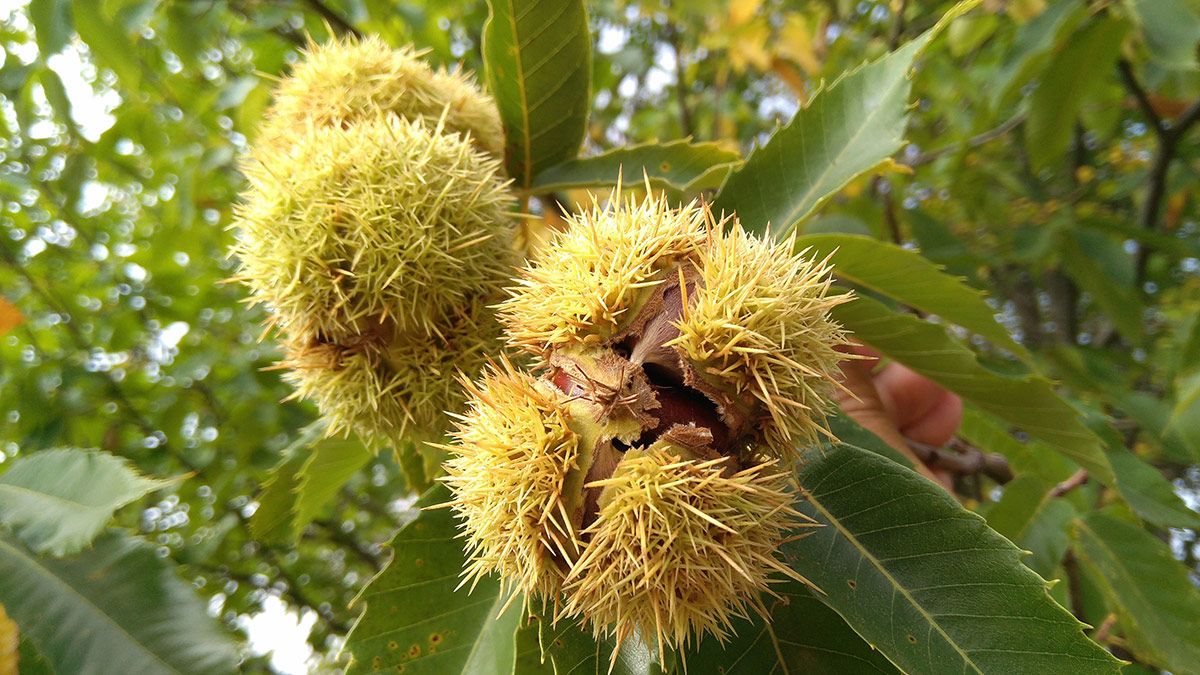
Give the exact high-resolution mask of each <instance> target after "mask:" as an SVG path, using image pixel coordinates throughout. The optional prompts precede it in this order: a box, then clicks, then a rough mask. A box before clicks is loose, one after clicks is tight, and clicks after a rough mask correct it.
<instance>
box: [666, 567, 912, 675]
mask: <svg viewBox="0 0 1200 675" xmlns="http://www.w3.org/2000/svg"><path fill="white" fill-rule="evenodd" d="M774 590H775V592H776V593H778V594H779V595H780V596H781V597H782V598H783V599H782V600H775V601H774V602H773V604H772V603H771V599H770V598H764V600H766V601H767V602H768V604H769V605H770V614H771V625H770V626H768V625H766V624H765V623H764V622H763V620H762V619H761V618H758V617H754V619H752V620H751V619H742V620H740V621H737V622H736V623H735V624H734V630H735V631H736V634H735V636H734V637H733V638H732V639H730V640H729V641H728V642H727V643H726V644H725V645H721V644H720V643H719V642H717V641H716V640H713V639H711V638H708V639H705V640H704V641H703V642H702V643H701V644H700V648H699V649H698V650H696V651H695V652H692V653H689V654H688V657H687V665H688V670H687V672H688V673H689V674H690V675H707V674H709V673H711V674H712V675H759V673H788V672H790V673H805V674H806V675H807V674H816V673H828V674H829V675H836V674H839V673H896V672H898V671H897V670H896V668H895V667H894V666H893V665H892V664H891V663H890V662H889V661H888V660H887V659H886V658H885V657H884V656H883V654H881V653H880V652H879V651H877V650H875V649H872V648H871V645H869V644H867V643H866V642H865V641H863V639H862V638H861V637H859V636H858V634H857V633H855V632H854V630H853V629H852V628H850V626H847V625H846V622H845V621H844V620H843V619H842V617H840V616H838V614H837V612H835V611H833V610H832V609H830V608H829V607H827V606H826V605H825V604H824V603H822V602H821V601H820V600H818V599H817V598H816V597H814V595H813V593H812V591H810V590H809V589H808V588H806V587H805V586H804V584H801V583H799V582H797V581H788V582H786V583H782V584H779V585H777V586H775V587H774Z"/></svg>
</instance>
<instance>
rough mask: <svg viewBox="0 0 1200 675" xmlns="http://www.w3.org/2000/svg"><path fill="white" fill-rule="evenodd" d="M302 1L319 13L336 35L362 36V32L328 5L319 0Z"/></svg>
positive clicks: (360, 37)
mask: <svg viewBox="0 0 1200 675" xmlns="http://www.w3.org/2000/svg"><path fill="white" fill-rule="evenodd" d="M304 3H305V4H306V5H308V6H309V8H311V9H312V10H313V11H314V12H316V13H317V14H319V15H320V16H321V18H322V19H324V20H325V22H326V23H328V24H329V26H330V28H332V29H333V31H334V32H336V33H337V34H338V35H353V36H354V37H355V38H356V39H359V40H361V39H362V38H363V34H362V33H360V32H359V30H358V29H357V28H355V27H354V26H351V25H350V24H349V23H348V22H347V21H346V20H345V19H343V18H342V17H341V16H340V15H339V14H338V13H337V12H335V11H333V10H332V9H330V8H329V6H328V5H326V4H325V3H324V2H322V1H321V0H304Z"/></svg>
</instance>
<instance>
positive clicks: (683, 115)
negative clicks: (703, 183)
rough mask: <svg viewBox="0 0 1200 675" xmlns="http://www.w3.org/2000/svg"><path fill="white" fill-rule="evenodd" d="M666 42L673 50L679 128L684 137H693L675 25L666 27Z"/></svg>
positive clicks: (690, 112) (681, 52) (679, 45)
mask: <svg viewBox="0 0 1200 675" xmlns="http://www.w3.org/2000/svg"><path fill="white" fill-rule="evenodd" d="M667 42H668V43H670V45H671V48H672V49H674V50H675V98H677V99H679V128H680V130H681V131H682V132H683V135H684V136H685V137H686V136H693V135H694V134H695V133H696V130H695V126H694V124H693V123H692V109H691V108H689V107H688V103H687V91H688V85H687V81H686V79H685V77H684V76H685V74H686V73H685V72H684V67H683V47H682V44H681V40H680V37H679V31H678V30H677V29H676V28H675V24H670V25H668V26H667Z"/></svg>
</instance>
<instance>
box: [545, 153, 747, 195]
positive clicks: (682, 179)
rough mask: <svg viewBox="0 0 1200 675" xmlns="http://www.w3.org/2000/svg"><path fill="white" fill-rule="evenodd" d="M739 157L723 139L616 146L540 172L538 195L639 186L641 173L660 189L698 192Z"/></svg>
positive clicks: (717, 181)
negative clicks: (622, 184)
mask: <svg viewBox="0 0 1200 675" xmlns="http://www.w3.org/2000/svg"><path fill="white" fill-rule="evenodd" d="M740 161H741V157H740V156H739V155H738V153H736V152H733V151H731V150H727V149H725V147H723V146H722V145H721V144H720V143H693V142H691V141H688V140H678V141H671V142H669V143H646V144H643V145H631V146H627V147H624V148H616V149H614V150H609V151H608V152H605V153H602V154H599V155H594V156H592V157H579V158H576V159H569V160H567V161H565V162H563V163H561V164H556V165H554V166H552V167H549V168H547V169H546V170H544V171H540V172H538V174H537V177H536V178H534V179H533V191H534V192H537V193H539V194H545V193H548V192H558V191H560V190H568V189H571V188H580V187H601V186H614V185H616V184H617V182H618V181H623V183H624V184H625V185H641V184H642V180H643V176H644V177H645V178H646V179H647V180H649V181H650V185H651V186H653V187H655V188H659V189H671V190H678V191H679V192H683V193H685V194H686V193H695V192H699V191H700V190H705V189H708V188H715V187H717V186H719V185H720V184H721V181H723V180H725V176H726V175H727V174H728V173H729V170H730V169H731V168H733V167H734V166H735V165H737V164H738V163H739V162H740Z"/></svg>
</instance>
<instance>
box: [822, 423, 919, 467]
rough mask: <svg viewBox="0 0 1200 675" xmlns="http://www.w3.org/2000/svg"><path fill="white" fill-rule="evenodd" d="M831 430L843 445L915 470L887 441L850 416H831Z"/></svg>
mask: <svg viewBox="0 0 1200 675" xmlns="http://www.w3.org/2000/svg"><path fill="white" fill-rule="evenodd" d="M829 430H830V431H832V432H833V436H834V438H836V439H838V440H839V441H841V442H842V443H846V444H848V445H854V446H857V447H860V448H862V449H864V450H870V451H871V452H873V453H875V454H877V455H882V456H884V457H887V458H888V459H890V460H892V461H893V462H897V463H899V464H900V466H903V467H905V468H908V469H911V468H913V462H912V460H911V459H909V458H908V457H906V456H905V455H904V454H903V453H901V452H900V451H899V450H897V449H895V448H893V447H892V446H891V445H889V444H888V442H887V441H885V440H883V439H882V438H880V437H878V436H876V435H875V432H873V431H871V430H870V429H867V428H866V427H864V426H862V425H861V424H859V423H858V422H856V421H854V418H853V417H850V416H849V415H846V414H841V413H839V414H837V415H833V416H831V417H830V418H829Z"/></svg>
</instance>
